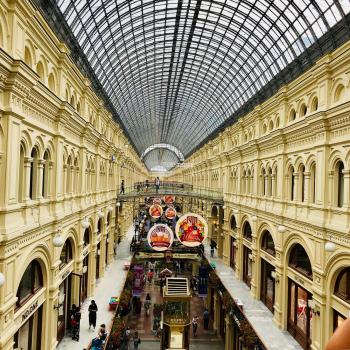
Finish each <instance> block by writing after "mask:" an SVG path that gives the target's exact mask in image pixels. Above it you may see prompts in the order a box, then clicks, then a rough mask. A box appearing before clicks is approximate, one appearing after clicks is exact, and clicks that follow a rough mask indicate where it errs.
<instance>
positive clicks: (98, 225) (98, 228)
mask: <svg viewBox="0 0 350 350" xmlns="http://www.w3.org/2000/svg"><path fill="white" fill-rule="evenodd" d="M100 233H102V218H101V219H99V220H98V222H97V234H98V235H99V234H100Z"/></svg>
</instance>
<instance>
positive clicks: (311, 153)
mask: <svg viewBox="0 0 350 350" xmlns="http://www.w3.org/2000/svg"><path fill="white" fill-rule="evenodd" d="M349 77H350V43H347V44H345V45H343V46H342V47H341V48H339V49H338V50H336V51H335V52H333V53H331V54H329V55H326V56H325V57H323V58H321V59H320V60H319V61H318V62H317V64H316V65H314V66H313V67H312V68H311V69H310V70H309V71H307V72H306V73H305V74H303V75H302V76H300V77H299V78H298V79H296V80H295V81H293V82H292V83H290V84H288V85H286V86H284V87H283V88H281V89H280V90H279V91H278V92H277V93H276V95H275V96H273V97H271V98H270V99H269V100H267V101H266V102H265V103H263V104H262V105H259V106H257V107H255V108H254V110H253V111H252V112H250V113H249V114H248V115H246V116H244V117H243V118H241V119H240V120H239V121H238V122H237V123H235V124H234V125H232V126H230V127H228V128H227V129H226V130H224V131H223V132H222V133H221V134H220V135H219V136H218V137H216V138H215V139H213V140H211V141H210V142H208V143H207V144H206V145H205V146H204V147H202V148H201V149H199V150H198V151H196V152H195V153H194V154H192V155H191V156H190V157H189V158H188V159H187V160H186V162H185V163H184V164H183V166H182V167H181V168H178V169H175V170H174V171H173V173H172V176H169V179H174V178H176V179H177V178H181V177H183V179H184V181H185V182H188V183H193V184H194V185H195V186H198V187H211V188H217V189H221V190H222V192H223V197H224V202H225V207H226V208H225V210H224V223H223V226H222V228H219V229H218V231H219V233H216V234H214V237H215V238H216V239H217V240H218V243H219V244H218V245H219V247H220V245H222V252H220V249H219V254H221V256H222V258H223V260H224V261H225V262H226V263H227V264H229V259H230V236H233V237H235V238H236V239H237V256H238V261H237V269H236V276H237V277H238V278H242V259H243V253H242V250H243V245H245V246H249V247H250V248H251V249H252V264H253V279H252V287H251V293H252V295H253V297H255V298H260V286H261V276H260V270H261V267H260V266H261V259H266V260H268V261H269V262H270V263H272V264H273V265H274V266H275V267H276V273H277V277H276V280H279V283H276V284H275V287H276V301H275V305H274V310H275V312H274V319H275V322H276V323H277V325H278V326H279V327H281V328H282V329H286V327H287V276H289V277H290V278H291V279H294V280H296V281H297V282H298V283H299V284H302V285H304V287H306V288H307V289H308V290H309V291H310V292H312V294H313V299H314V300H315V302H316V309H317V310H319V311H320V316H317V315H316V316H314V317H313V332H312V333H313V335H312V342H313V343H312V348H313V349H323V348H324V346H325V343H326V341H327V339H328V338H329V337H330V335H331V334H332V332H333V311H332V309H337V310H338V311H339V312H341V313H342V314H343V315H344V316H345V317H347V316H348V312H349V310H350V304H349V303H346V302H344V301H342V300H341V299H339V298H337V297H336V296H334V295H333V290H334V284H335V279H336V277H337V276H338V274H339V272H340V271H341V270H342V269H343V268H345V267H347V266H349V265H350V254H349V253H350V249H349V248H350V241H349V237H348V236H349V229H350V226H349V225H350V215H349V208H350V176H349V174H350V163H349V159H350V141H349V140H350V114H349V108H350V84H349V81H350V80H349ZM305 107H306V112H305ZM293 110H294V111H295V115H294V112H293ZM294 117H295V118H294ZM340 161H341V162H343V164H344V170H343V171H342V173H343V176H344V198H343V203H342V205H341V206H338V173H337V169H338V168H337V166H338V165H339V162H340ZM292 168H293V169H294V174H293V175H292V172H291V169H292ZM292 177H294V193H293V199H292V193H291V192H292V189H291V187H292ZM303 179H304V180H303ZM264 183H265V185H264ZM302 183H304V184H303V185H302ZM264 186H265V192H264ZM314 188H315V194H314ZM302 192H304V194H302ZM198 207H199V206H198ZM199 211H200V210H199ZM203 215H206V217H207V218H208V221H209V228H210V229H211V226H212V222H213V220H214V219H213V218H211V211H210V210H207V211H206V212H204V213H203ZM232 215H234V216H235V218H236V222H237V229H236V230H234V231H233V230H231V229H230V227H229V223H230V218H231V216H232ZM245 221H248V222H249V223H250V224H251V226H252V230H253V237H252V241H251V242H250V241H248V240H246V239H244V238H243V236H242V227H243V224H244V222H245ZM279 226H283V227H282V228H280V231H283V232H279V230H278V229H277V228H278V227H279ZM220 230H222V232H223V236H221V234H220ZM265 230H268V231H270V233H271V235H272V237H273V239H274V243H275V247H276V256H275V257H270V256H268V254H266V253H264V252H263V251H262V249H261V248H260V247H261V236H262V233H263V232H264V231H265ZM211 234H212V233H211ZM328 241H331V242H334V243H335V251H333V252H328V251H326V250H325V244H326V242H328ZM295 243H300V244H302V246H303V247H304V248H305V250H306V252H307V253H308V256H309V258H310V261H311V264H312V268H313V280H312V281H309V280H308V279H307V278H305V277H304V276H302V275H301V274H298V273H296V272H295V271H293V270H292V269H290V268H289V267H288V266H287V265H288V258H289V253H290V250H291V248H292V246H293V245H294V244H295Z"/></svg>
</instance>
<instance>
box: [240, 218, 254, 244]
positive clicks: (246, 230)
mask: <svg viewBox="0 0 350 350" xmlns="http://www.w3.org/2000/svg"><path fill="white" fill-rule="evenodd" d="M242 233H243V237H244V238H247V239H249V240H251V239H252V235H253V231H252V227H251V225H250V223H249V221H248V220H246V221H244V222H243V225H242Z"/></svg>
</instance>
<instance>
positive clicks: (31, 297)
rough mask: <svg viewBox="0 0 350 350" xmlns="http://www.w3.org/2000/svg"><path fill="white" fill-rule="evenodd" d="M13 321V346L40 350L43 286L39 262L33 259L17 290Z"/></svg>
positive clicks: (43, 298) (26, 349) (28, 349)
mask: <svg viewBox="0 0 350 350" xmlns="http://www.w3.org/2000/svg"><path fill="white" fill-rule="evenodd" d="M16 296H17V303H16V308H15V314H14V322H15V325H16V327H17V329H18V330H17V332H16V333H15V335H14V348H15V349H21V350H41V343H42V326H43V322H42V316H43V304H44V302H45V288H44V287H43V276H42V270H41V266H40V264H39V262H38V261H37V260H33V261H32V262H31V263H30V264H29V265H28V267H27V269H26V271H25V272H24V274H23V276H22V279H21V282H20V284H19V287H18V290H17V294H16Z"/></svg>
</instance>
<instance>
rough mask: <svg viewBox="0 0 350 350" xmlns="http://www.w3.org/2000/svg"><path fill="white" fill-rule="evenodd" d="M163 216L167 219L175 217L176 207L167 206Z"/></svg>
mask: <svg viewBox="0 0 350 350" xmlns="http://www.w3.org/2000/svg"><path fill="white" fill-rule="evenodd" d="M165 217H166V218H167V219H168V220H173V219H174V218H175V217H176V209H175V208H173V207H169V208H168V209H167V210H166V211H165Z"/></svg>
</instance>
